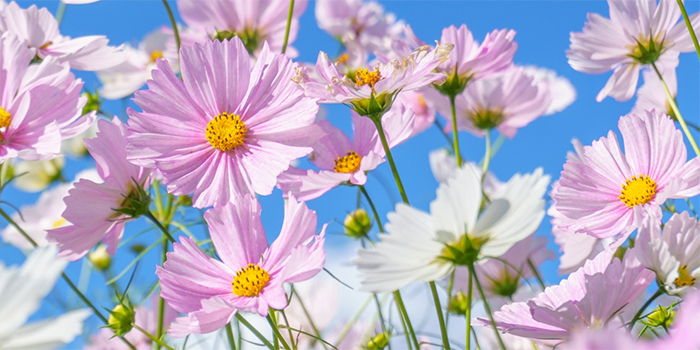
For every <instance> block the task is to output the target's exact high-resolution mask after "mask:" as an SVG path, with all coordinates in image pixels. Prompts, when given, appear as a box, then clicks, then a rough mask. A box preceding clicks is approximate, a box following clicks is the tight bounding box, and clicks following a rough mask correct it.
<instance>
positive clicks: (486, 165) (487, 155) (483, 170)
mask: <svg viewBox="0 0 700 350" xmlns="http://www.w3.org/2000/svg"><path fill="white" fill-rule="evenodd" d="M489 164H491V130H490V129H489V130H486V153H484V164H483V165H482V167H481V182H484V179H485V178H486V172H488V171H489Z"/></svg>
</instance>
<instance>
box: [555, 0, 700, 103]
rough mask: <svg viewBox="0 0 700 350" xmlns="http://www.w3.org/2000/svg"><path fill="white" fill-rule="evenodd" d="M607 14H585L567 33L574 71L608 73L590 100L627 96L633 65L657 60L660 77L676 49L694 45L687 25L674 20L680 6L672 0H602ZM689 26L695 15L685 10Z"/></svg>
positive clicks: (699, 21) (632, 86)
mask: <svg viewBox="0 0 700 350" xmlns="http://www.w3.org/2000/svg"><path fill="white" fill-rule="evenodd" d="M608 5H609V6H610V18H605V17H603V16H601V15H599V14H597V13H589V14H588V22H586V24H585V25H584V27H583V31H582V32H579V33H573V32H572V33H571V46H570V48H569V50H567V52H566V56H567V58H568V59H569V65H571V67H572V68H573V69H575V70H577V71H579V72H583V73H588V74H602V73H605V72H608V71H610V70H612V71H613V74H612V76H611V77H610V79H608V82H607V83H606V84H605V86H604V87H603V89H602V90H601V91H600V92H599V93H598V96H597V97H596V100H597V101H598V102H600V101H602V100H603V99H604V98H605V97H607V96H610V97H613V98H614V99H616V100H618V101H627V100H629V99H630V98H632V96H634V92H635V90H636V89H637V80H638V79H639V71H640V70H641V69H642V68H643V67H648V65H651V64H652V63H655V62H658V63H659V64H660V65H661V66H660V67H658V64H657V67H658V68H660V70H662V69H661V68H665V69H664V70H663V71H662V72H661V73H662V75H663V76H664V78H665V79H670V78H671V75H675V69H671V68H675V67H676V66H677V65H678V54H679V52H691V51H694V47H693V43H692V41H691V38H690V35H689V34H688V29H687V28H686V24H685V23H683V21H680V22H678V20H679V18H680V17H681V11H680V9H679V8H678V5H677V4H676V2H675V1H673V0H659V3H658V5H657V3H656V0H640V1H612V0H611V1H608ZM691 20H692V26H693V28H694V29H695V31H696V32H697V31H698V30H699V29H700V16H698V15H697V14H694V15H692V16H691ZM673 79H674V80H675V77H673Z"/></svg>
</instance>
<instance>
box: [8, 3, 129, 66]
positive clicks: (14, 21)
mask: <svg viewBox="0 0 700 350" xmlns="http://www.w3.org/2000/svg"><path fill="white" fill-rule="evenodd" d="M5 32H10V33H13V34H15V35H17V36H18V37H19V38H20V39H21V40H26V41H27V43H28V45H29V47H30V48H32V49H35V50H36V57H38V58H40V59H46V58H47V57H56V58H57V59H58V61H59V62H62V63H63V62H65V63H68V64H69V65H70V67H71V68H73V69H77V70H88V71H95V70H101V69H107V68H110V67H114V66H116V65H118V64H120V63H122V62H124V59H125V57H124V54H123V53H122V51H121V47H114V46H108V45H107V44H108V43H109V40H108V39H107V37H106V36H104V35H92V36H82V37H79V38H75V39H71V38H70V37H67V36H63V35H61V33H60V32H59V30H58V22H56V19H55V18H54V17H53V15H51V13H50V12H49V11H48V10H47V9H46V8H41V9H39V8H37V7H36V5H32V6H30V7H29V8H27V9H22V8H20V7H19V5H17V3H15V2H14V1H13V2H11V3H9V4H8V5H7V6H6V7H5V8H4V9H3V10H2V13H0V33H5ZM32 58H34V57H32Z"/></svg>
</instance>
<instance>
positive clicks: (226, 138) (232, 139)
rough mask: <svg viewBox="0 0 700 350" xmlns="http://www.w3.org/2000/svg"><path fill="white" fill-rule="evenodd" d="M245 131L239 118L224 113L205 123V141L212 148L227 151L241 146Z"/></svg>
mask: <svg viewBox="0 0 700 350" xmlns="http://www.w3.org/2000/svg"><path fill="white" fill-rule="evenodd" d="M247 131H248V129H246V128H245V123H243V121H241V118H240V117H239V116H237V115H235V114H228V113H225V112H224V113H221V114H219V115H217V116H216V118H214V119H212V120H211V121H210V122H209V123H207V141H209V143H210V144H211V145H212V147H214V148H218V149H220V150H222V151H228V150H232V149H234V148H235V147H236V146H240V145H242V144H243V141H244V140H245V134H246V132H247Z"/></svg>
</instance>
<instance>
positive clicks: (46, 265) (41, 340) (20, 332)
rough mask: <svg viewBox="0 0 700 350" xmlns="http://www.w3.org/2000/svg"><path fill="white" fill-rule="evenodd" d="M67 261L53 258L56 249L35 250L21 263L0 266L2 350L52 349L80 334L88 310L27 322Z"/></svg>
mask: <svg viewBox="0 0 700 350" xmlns="http://www.w3.org/2000/svg"><path fill="white" fill-rule="evenodd" d="M66 264H67V262H66V261H62V260H60V259H56V249H55V248H53V247H41V248H37V249H36V250H34V251H33V252H32V253H31V254H30V255H29V256H28V257H27V260H26V261H25V262H24V264H23V265H22V266H21V267H19V268H17V267H7V266H5V265H4V264H2V263H0V298H2V301H3V305H4V306H5V307H2V308H0V319H2V322H0V344H2V347H3V348H5V349H54V348H56V347H59V346H61V345H65V344H68V343H70V342H71V341H73V339H74V338H75V337H76V336H78V335H80V334H81V333H82V331H83V321H84V320H85V319H86V318H88V317H89V316H90V315H91V312H90V311H89V310H87V309H83V310H76V311H71V312H67V313H65V314H63V315H60V316H58V317H56V318H53V319H50V320H41V321H33V322H31V323H29V324H26V322H27V321H28V320H29V318H30V316H32V314H33V313H35V312H36V311H37V309H39V306H40V305H41V300H42V299H44V297H46V295H47V294H49V292H50V291H51V290H52V289H53V286H54V284H55V283H56V280H57V279H58V277H59V276H60V275H61V273H62V272H63V269H64V268H65V267H66Z"/></svg>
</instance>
